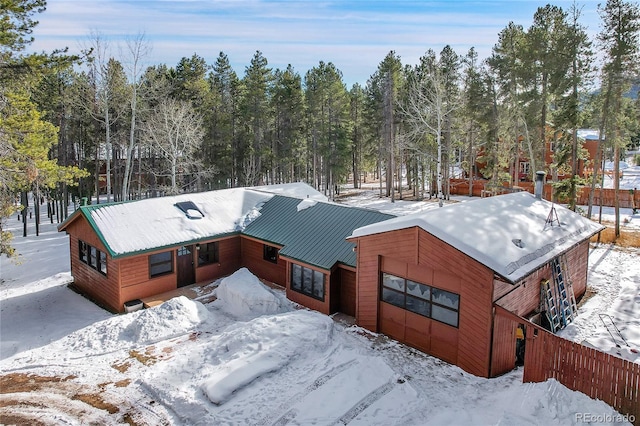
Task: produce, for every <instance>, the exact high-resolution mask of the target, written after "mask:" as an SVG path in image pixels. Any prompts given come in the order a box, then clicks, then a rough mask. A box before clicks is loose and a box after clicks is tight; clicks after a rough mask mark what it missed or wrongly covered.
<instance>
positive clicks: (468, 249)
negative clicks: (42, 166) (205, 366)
mask: <svg viewBox="0 0 640 426" xmlns="http://www.w3.org/2000/svg"><path fill="white" fill-rule="evenodd" d="M539 177H540V178H542V176H539ZM537 183H538V184H539V185H537V192H536V193H537V194H539V193H540V189H541V188H542V181H540V182H537ZM270 189H272V190H273V191H274V192H277V194H274V193H273V192H269V190H270ZM297 189H299V187H298V188H297ZM291 190H292V189H291V188H284V189H282V188H280V191H278V190H276V189H274V188H270V187H261V188H254V189H249V188H234V189H225V190H219V191H210V192H204V193H196V194H183V195H178V196H173V197H163V198H153V199H146V200H141V201H132V202H125V203H114V204H106V205H93V206H82V207H80V208H79V209H78V210H77V211H76V212H75V213H74V214H73V215H71V216H70V217H69V219H68V220H67V221H65V222H64V223H63V224H62V225H61V226H60V228H59V229H60V230H61V231H66V232H67V233H68V234H69V236H70V250H71V273H72V275H73V277H74V285H75V287H76V288H78V289H79V290H80V291H81V292H82V293H84V294H86V295H88V296H89V297H90V298H92V299H94V300H96V301H97V302H99V303H100V304H102V305H103V306H106V307H108V308H109V309H111V310H113V311H118V312H121V311H123V306H124V304H125V303H126V302H128V301H131V300H135V299H141V298H145V297H149V296H152V295H155V294H159V293H163V292H166V291H170V290H173V289H176V288H177V287H180V286H184V285H188V284H191V283H194V282H203V281H206V280H214V279H216V278H218V277H222V276H225V275H229V274H231V273H233V272H234V271H236V270H237V269H239V268H240V267H247V268H248V269H249V270H251V271H252V272H253V273H254V274H255V275H257V276H258V277H260V278H262V279H265V280H268V281H271V282H274V283H276V284H279V285H281V286H283V287H285V288H286V294H287V297H288V298H289V299H291V300H293V301H295V302H297V303H299V304H301V305H304V306H306V307H309V308H311V309H315V310H317V311H319V312H322V313H325V314H331V313H334V312H343V313H346V314H348V315H351V316H355V318H356V322H357V324H358V325H360V326H362V327H364V328H366V329H368V330H371V331H374V332H380V333H383V334H386V335H388V336H390V337H392V338H394V339H396V340H399V341H401V342H404V343H407V344H409V345H411V346H414V347H416V348H418V349H420V350H422V351H424V352H426V353H428V354H431V355H434V356H436V357H438V358H441V359H443V360H445V361H447V362H449V363H452V364H455V365H458V366H460V367H461V368H463V369H464V370H466V371H468V372H470V373H472V374H475V375H478V376H484V377H492V376H496V375H499V374H502V373H504V372H506V371H509V370H511V369H513V367H514V366H515V351H516V347H515V346H516V342H515V339H513V338H512V335H511V334H513V333H514V332H515V330H510V331H508V332H505V331H504V330H503V329H501V328H500V327H499V326H497V325H496V321H497V317H496V316H495V314H494V311H495V308H496V307H498V306H499V307H502V308H504V309H506V310H508V311H509V312H512V313H514V314H516V315H519V316H521V317H530V316H531V315H533V314H537V313H539V312H540V308H541V304H542V301H543V298H542V297H541V284H542V283H545V282H550V281H552V280H553V279H554V271H555V270H554V269H553V268H555V267H556V265H562V275H563V276H565V277H567V282H568V283H570V284H571V285H570V287H571V288H572V290H573V293H574V295H575V297H577V298H579V297H580V296H581V295H582V294H584V292H585V290H586V284H587V266H588V254H589V239H590V237H591V236H593V235H594V234H595V233H597V232H598V231H600V230H601V229H602V227H601V226H600V225H597V224H595V223H593V222H591V221H590V220H588V219H586V218H583V217H582V216H581V215H579V214H577V213H574V212H572V211H570V210H568V209H566V208H564V207H562V206H559V205H555V204H553V203H551V202H548V201H546V200H544V199H542V197H541V196H540V195H533V194H530V193H528V192H517V193H511V194H507V195H501V196H496V197H489V198H483V199H478V200H475V201H467V202H462V203H457V204H451V205H447V206H445V207H442V208H438V209H435V210H428V211H425V212H421V213H416V214H412V215H408V216H403V217H394V216H391V215H387V214H383V213H380V212H376V211H372V210H367V209H362V208H355V207H348V206H344V205H339V204H333V203H328V202H326V201H324V200H322V199H320V200H318V199H316V198H322V197H316V198H314V197H311V196H310V195H309V194H307V195H309V198H304V193H302V194H301V193H299V192H296V193H295V194H294V195H296V197H291V196H289V195H286V194H291V193H292V192H291ZM560 260H561V261H560ZM552 267H553V268H552ZM556 273H557V272H556ZM538 316H539V315H538ZM538 322H540V321H538ZM510 333H511V334H510Z"/></svg>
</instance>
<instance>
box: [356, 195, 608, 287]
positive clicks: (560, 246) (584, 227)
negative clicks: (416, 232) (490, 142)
mask: <svg viewBox="0 0 640 426" xmlns="http://www.w3.org/2000/svg"><path fill="white" fill-rule="evenodd" d="M552 207H553V208H555V212H556V214H557V219H558V221H554V222H553V223H551V224H550V223H547V218H548V217H549V215H550V212H551V208H552ZM552 218H554V219H555V216H553V217H552ZM558 222H559V223H558ZM415 226H417V227H420V228H422V229H424V230H425V231H427V232H429V233H430V234H432V235H434V236H435V237H437V238H439V239H440V240H442V241H444V242H446V243H447V244H450V245H451V246H453V247H455V248H456V249H458V250H459V251H461V252H463V253H465V254H466V255H468V256H469V257H471V258H473V259H475V260H477V261H478V262H480V263H482V264H483V265H485V266H487V267H488V268H490V269H492V270H493V271H494V272H496V273H497V274H498V275H500V276H502V277H503V278H505V279H506V280H507V281H509V282H512V283H515V282H517V281H519V280H521V279H522V278H524V277H526V276H527V275H528V274H530V273H531V272H532V271H534V270H535V269H537V268H539V267H540V266H542V265H544V264H545V263H547V262H549V261H550V260H552V259H553V258H554V257H556V256H558V255H560V254H562V253H563V252H565V251H567V250H568V249H570V248H571V247H572V246H574V245H575V244H577V243H580V242H582V241H584V240H585V239H588V238H590V237H591V236H593V235H594V234H596V233H597V232H598V231H600V230H601V229H603V227H602V226H601V225H598V224H597V223H595V222H593V221H591V220H589V219H587V218H585V217H583V216H581V215H580V214H577V213H575V212H573V211H571V210H569V209H567V208H565V207H563V206H561V205H557V204H553V203H551V202H549V201H547V200H543V199H538V198H536V197H535V196H534V195H533V194H530V193H528V192H517V193H512V194H506V195H499V196H495V197H488V198H482V199H479V200H474V201H467V202H463V203H456V204H450V205H447V206H445V207H442V208H439V209H434V210H428V211H425V212H420V213H415V214H411V215H407V216H402V217H398V218H394V219H390V220H387V221H385V222H380V223H376V224H372V225H368V226H364V227H362V228H358V229H356V230H354V231H353V233H352V234H351V237H350V238H357V237H363V236H366V235H372V234H378V233H382V232H388V231H393V230H398V229H405V228H410V227H415Z"/></svg>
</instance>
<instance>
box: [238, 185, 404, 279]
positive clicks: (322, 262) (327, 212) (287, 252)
mask: <svg viewBox="0 0 640 426" xmlns="http://www.w3.org/2000/svg"><path fill="white" fill-rule="evenodd" d="M301 201H302V200H300V199H297V198H290V197H285V196H280V195H276V196H274V197H273V198H271V199H270V200H269V201H267V202H266V203H265V204H264V205H263V206H262V208H261V209H260V216H259V217H258V218H256V219H254V220H253V221H252V222H251V223H250V224H249V225H248V226H247V227H246V228H245V229H244V231H243V232H242V234H243V235H247V236H250V237H254V238H258V239H260V240H263V241H266V242H270V243H272V244H275V245H281V246H283V247H282V249H281V250H280V254H281V255H282V256H286V257H289V258H292V259H296V260H299V261H301V262H304V263H307V264H310V265H313V266H317V267H319V268H322V269H331V268H332V267H333V265H335V264H336V262H339V263H343V264H346V265H349V266H354V267H355V266H356V254H355V253H354V252H353V246H354V244H353V243H350V242H348V241H346V238H347V237H348V236H350V235H351V233H352V232H353V230H354V229H356V228H359V227H361V226H365V225H370V224H372V223H376V222H381V221H383V220H387V219H391V218H393V217H395V216H392V215H389V214H385V213H380V212H377V211H373V210H367V209H363V208H357V207H348V206H343V205H339V204H332V203H323V202H318V203H317V204H315V205H313V206H311V207H308V208H306V209H302V210H300V211H298V208H297V206H298V204H300V202H301Z"/></svg>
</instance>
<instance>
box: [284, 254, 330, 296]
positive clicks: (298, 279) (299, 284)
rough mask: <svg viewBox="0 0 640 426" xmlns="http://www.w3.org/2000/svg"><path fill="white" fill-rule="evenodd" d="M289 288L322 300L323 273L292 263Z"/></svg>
mask: <svg viewBox="0 0 640 426" xmlns="http://www.w3.org/2000/svg"><path fill="white" fill-rule="evenodd" d="M291 290H294V291H297V292H298V293H302V294H304V295H307V296H309V297H313V298H314V299H318V300H321V301H323V302H324V274H323V273H322V272H320V271H316V270H313V269H311V268H307V267H304V266H302V265H297V264H295V263H294V264H292V265H291Z"/></svg>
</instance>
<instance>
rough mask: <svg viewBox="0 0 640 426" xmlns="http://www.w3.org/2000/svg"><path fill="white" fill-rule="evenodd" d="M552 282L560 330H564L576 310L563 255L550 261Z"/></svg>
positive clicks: (571, 285) (565, 259)
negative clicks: (554, 289) (555, 291)
mask: <svg viewBox="0 0 640 426" xmlns="http://www.w3.org/2000/svg"><path fill="white" fill-rule="evenodd" d="M551 269H552V271H553V282H554V284H555V286H556V289H557V296H558V300H557V306H558V310H559V311H560V312H559V313H560V328H561V329H562V328H564V327H566V326H567V324H569V323H570V322H571V321H573V319H574V317H575V316H576V311H577V309H578V307H577V305H576V297H575V294H574V293H573V284H572V283H571V279H570V277H569V270H568V269H569V268H568V266H567V258H566V256H565V255H561V256H558V257H556V258H554V259H553V260H552V261H551Z"/></svg>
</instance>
